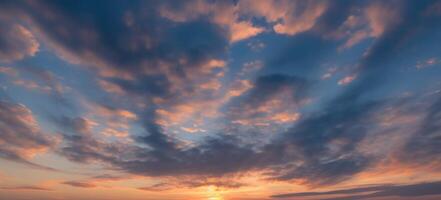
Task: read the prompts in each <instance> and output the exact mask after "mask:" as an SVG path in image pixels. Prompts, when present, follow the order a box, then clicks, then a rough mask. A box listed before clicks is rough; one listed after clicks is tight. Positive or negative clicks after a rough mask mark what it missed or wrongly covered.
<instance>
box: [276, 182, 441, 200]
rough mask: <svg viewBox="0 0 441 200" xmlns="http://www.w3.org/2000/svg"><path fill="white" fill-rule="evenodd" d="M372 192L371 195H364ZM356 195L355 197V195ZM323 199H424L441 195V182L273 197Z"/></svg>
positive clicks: (277, 196)
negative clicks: (334, 196) (424, 197)
mask: <svg viewBox="0 0 441 200" xmlns="http://www.w3.org/2000/svg"><path fill="white" fill-rule="evenodd" d="M365 192H371V193H370V194H362V193H365ZM336 194H338V195H350V196H343V197H337V198H327V197H326V195H336ZM354 194H355V195H354ZM322 195H323V196H325V197H322V198H321V199H324V200H325V199H326V200H337V199H341V200H355V199H375V198H381V197H400V198H404V197H422V196H426V195H441V182H427V183H417V184H411V185H381V186H372V187H359V188H353V189H345V190H334V191H327V192H304V193H291V194H280V195H273V196H272V197H273V198H291V199H297V197H299V199H300V198H302V197H321V196H322Z"/></svg>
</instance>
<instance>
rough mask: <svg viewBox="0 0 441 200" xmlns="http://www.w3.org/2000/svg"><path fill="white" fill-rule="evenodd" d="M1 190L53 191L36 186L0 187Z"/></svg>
mask: <svg viewBox="0 0 441 200" xmlns="http://www.w3.org/2000/svg"><path fill="white" fill-rule="evenodd" d="M0 189H1V190H36V191H52V189H50V188H46V187H42V186H35V185H23V186H11V187H0Z"/></svg>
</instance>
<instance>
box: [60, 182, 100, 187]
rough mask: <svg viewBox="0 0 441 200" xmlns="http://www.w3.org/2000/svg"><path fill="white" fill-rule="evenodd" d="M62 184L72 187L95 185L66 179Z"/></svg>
mask: <svg viewBox="0 0 441 200" xmlns="http://www.w3.org/2000/svg"><path fill="white" fill-rule="evenodd" d="M63 184H65V185H70V186H72V187H80V188H94V187H96V185H95V184H93V183H88V182H78V181H66V182H63Z"/></svg>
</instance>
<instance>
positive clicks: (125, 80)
mask: <svg viewBox="0 0 441 200" xmlns="http://www.w3.org/2000/svg"><path fill="white" fill-rule="evenodd" d="M210 2H211V1H194V2H180V3H177V4H175V2H173V4H171V3H170V4H168V3H164V4H162V3H159V2H150V3H148V4H146V3H145V2H142V1H141V2H130V3H127V4H120V3H116V2H111V3H108V4H105V5H103V4H101V3H91V2H89V1H77V2H75V3H64V2H63V3H59V2H49V1H41V2H31V3H29V2H23V4H25V5H26V6H23V7H20V9H19V10H21V11H22V12H20V13H22V14H24V15H25V16H26V19H27V22H28V23H29V27H30V28H29V30H35V32H36V33H38V34H37V35H39V36H41V38H42V41H44V42H45V44H47V45H48V46H49V47H50V49H51V50H52V51H53V52H54V53H56V54H57V55H59V56H60V57H61V58H63V59H65V60H66V61H68V62H71V63H74V64H75V65H78V66H75V67H86V68H89V69H90V70H89V72H90V73H91V74H92V75H94V76H95V78H96V79H95V80H96V81H97V83H98V85H99V86H100V87H101V88H102V89H103V91H105V92H107V93H108V94H109V95H112V97H115V99H117V101H108V102H107V101H106V102H103V103H101V104H99V103H96V104H91V105H88V106H86V107H87V110H88V111H89V112H88V113H87V114H84V115H82V114H75V115H73V114H70V115H67V114H64V113H59V115H57V116H52V118H51V120H52V121H51V122H52V123H54V124H55V125H57V128H58V129H59V131H60V132H61V134H62V136H63V139H64V143H63V145H62V146H60V147H59V148H57V149H56V152H57V153H58V154H59V155H62V156H64V157H66V158H68V159H69V160H71V161H75V162H80V163H100V164H104V165H106V166H110V167H111V168H112V169H118V170H122V171H124V172H127V173H130V174H137V175H144V176H177V177H184V178H185V177H186V176H191V177H192V178H194V177H209V178H213V177H214V178H217V177H220V176H224V175H226V174H235V173H242V172H247V171H253V170H256V171H260V172H262V171H264V172H265V173H264V176H265V178H267V179H270V180H276V181H293V180H294V181H297V182H299V183H302V184H306V185H308V186H323V185H329V184H336V183H340V182H342V181H346V180H349V179H351V178H352V177H354V176H355V175H357V174H358V173H360V172H363V171H365V170H367V169H369V168H370V167H372V166H375V164H377V162H378V160H382V159H381V158H378V157H377V156H378V155H377V154H374V155H372V153H368V152H365V151H364V149H363V148H361V147H360V146H361V145H362V144H363V143H364V142H369V140H367V139H366V138H367V137H369V136H370V135H369V133H370V131H371V130H372V129H374V128H378V127H377V126H380V125H379V124H378V123H380V124H381V123H383V124H385V123H386V124H387V122H378V115H377V114H378V113H382V112H384V111H385V105H387V103H388V100H387V99H386V100H385V99H378V100H372V99H370V98H364V97H366V96H367V95H370V94H372V92H375V91H376V89H378V88H380V87H381V85H382V84H383V83H386V81H387V80H386V79H387V77H388V76H390V75H391V74H392V73H393V72H395V71H394V70H396V67H394V66H389V65H388V63H387V61H389V60H390V59H392V58H395V57H396V56H397V55H398V54H399V53H403V52H401V51H402V50H403V49H409V48H410V47H411V46H410V45H411V44H412V43H409V41H412V40H414V39H415V38H418V37H417V36H421V35H419V34H421V33H425V32H430V30H431V29H430V28H428V27H431V26H433V25H439V22H437V19H438V18H436V17H434V16H432V15H424V13H425V12H426V10H427V8H429V7H432V4H431V2H423V3H420V2H418V3H417V2H405V3H403V5H402V6H399V7H397V9H396V10H394V13H393V17H391V16H389V15H387V14H388V13H385V11H384V10H383V8H384V7H382V6H381V5H383V4H380V3H379V4H380V5H376V4H375V5H376V7H375V6H374V7H372V8H371V7H363V6H366V5H363V4H357V3H354V4H352V3H351V4H350V5H341V4H338V3H335V4H333V3H330V2H325V1H323V2H316V1H276V2H273V1H257V2H256V1H239V2H237V3H235V4H227V3H223V2H217V3H215V4H211V3H210ZM369 6H371V4H369ZM360 7H361V8H363V9H361V10H362V12H363V13H361V15H362V17H361V18H357V17H355V16H352V15H353V14H356V13H354V12H355V11H354V10H357V9H356V8H360ZM386 7H387V6H386ZM220 8H225V9H220ZM371 9H372V10H371ZM177 11H182V12H177ZM212 11H213V12H212ZM395 12H396V13H395ZM332 13H339V14H338V15H335V16H336V17H335V18H331V17H329V16H330V15H332ZM359 14H360V13H359ZM259 17H260V18H259ZM383 17H384V18H387V19H388V20H389V19H390V20H391V22H390V23H389V22H387V23H386V21H387V20H385V21H382V20H380V19H382V18H383ZM262 18H263V19H264V20H263V21H265V23H262V24H264V25H262V27H261V26H257V25H256V24H257V23H256V24H255V21H259V20H262ZM109 22H112V23H109ZM383 22H384V23H383ZM266 23H268V24H266ZM265 26H271V27H272V28H273V29H274V31H275V32H276V33H280V34H284V36H277V37H276V38H277V39H280V40H281V45H280V49H279V50H275V51H274V52H271V53H269V54H268V55H267V56H268V57H266V56H265V57H263V58H259V59H262V61H261V62H257V61H256V62H250V63H248V64H246V66H245V67H244V69H243V70H244V73H245V71H246V72H250V71H253V70H258V69H260V68H263V67H265V68H263V69H262V70H261V71H259V73H262V74H259V75H260V76H259V77H258V78H257V79H256V80H245V79H242V78H243V77H239V78H240V79H234V80H232V81H231V84H230V83H225V82H227V81H230V80H229V79H228V78H229V77H227V78H226V80H223V79H222V78H223V77H224V75H225V74H227V72H231V71H228V70H232V69H233V68H231V66H229V65H230V60H228V59H226V58H225V54H228V51H229V47H231V45H233V44H232V43H234V42H237V41H241V40H245V39H247V38H250V37H253V36H256V35H258V34H260V33H262V32H263V31H264V30H266V28H265ZM348 30H349V32H351V34H348V35H347V34H342V33H343V32H344V33H345V32H347V31H348ZM339 34H341V35H339ZM367 37H370V38H373V41H372V46H369V48H368V49H367V50H366V52H365V53H364V55H363V56H362V57H360V58H359V59H358V60H357V62H358V63H357V64H356V67H355V69H354V70H353V71H351V72H350V73H349V74H356V75H357V76H356V78H355V75H349V76H347V77H345V78H343V79H342V80H341V81H340V82H339V84H347V85H346V87H344V88H341V93H338V94H337V95H336V96H335V97H333V98H330V100H329V99H324V100H323V102H320V104H314V106H312V107H314V108H312V109H311V108H306V109H305V110H306V112H303V110H302V109H301V108H303V107H302V106H303V105H306V104H307V103H308V101H309V98H307V97H308V94H310V90H311V88H312V87H313V81H312V80H309V78H310V77H311V76H312V74H314V70H315V69H316V66H320V65H321V64H322V61H324V60H325V59H326V58H327V56H328V55H331V54H332V55H334V54H333V53H336V51H335V50H336V48H337V47H338V46H340V45H342V43H343V45H344V44H347V45H348V47H349V46H353V45H355V44H356V43H358V42H359V41H361V40H362V39H364V38H367ZM330 38H331V40H330ZM269 45H270V44H269ZM269 45H268V49H270V48H273V47H270V46H269ZM258 46H259V48H261V47H260V46H262V45H260V44H259V45H258ZM271 51H272V49H271ZM28 54H29V53H28ZM241 62H242V61H241ZM269 68H271V69H269ZM281 68H284V69H289V70H288V71H287V72H286V73H277V74H274V73H272V72H273V70H274V71H279V70H280V71H282V70H281ZM1 69H3V70H1V72H2V73H7V74H14V73H13V72H12V71H11V70H7V69H4V68H1ZM265 70H266V71H265ZM232 71H233V73H234V70H232ZM330 73H331V74H330V75H329V76H331V75H332V73H333V72H332V71H330ZM34 74H35V76H39V77H40V79H41V80H48V82H47V85H51V86H53V88H60V87H59V86H57V84H56V78H55V77H54V76H52V75H50V73H44V72H34ZM306 77H308V78H306ZM326 77H328V76H326ZM326 77H324V78H326ZM222 81H225V82H222ZM21 83H26V82H25V81H24V80H21ZM348 83H351V84H348ZM58 90H59V92H60V93H61V92H62V89H58ZM97 96H100V95H97ZM91 98H95V97H91ZM96 98H97V99H99V98H101V97H96ZM94 100H95V99H94ZM112 100H113V99H112ZM115 102H116V103H115ZM439 107H440V106H439V105H438V103H436V104H433V107H431V109H430V110H428V111H427V113H428V115H427V117H426V119H425V122H424V123H423V124H422V126H421V128H420V130H419V132H418V133H415V136H414V137H412V139H413V140H412V141H410V142H409V144H408V145H407V146H406V149H405V150H406V151H404V152H411V153H410V154H409V155H411V156H410V157H409V160H410V162H413V161H417V162H418V161H419V162H421V163H423V162H425V161H427V160H437V159H436V158H437V157H436V156H438V155H439V152H438V151H437V150H436V148H435V147H437V146H439V144H438V143H439V142H438V140H436V139H437V136H438V132H437V130H439V128H440V127H439V126H438V124H439V119H438V118H439V117H438V115H439V113H438V111H439ZM308 109H310V110H308ZM2 110H3V115H0V117H1V121H8V122H9V121H11V122H12V123H3V124H1V126H0V129H4V130H5V131H3V130H2V131H1V134H3V135H4V137H3V135H2V138H1V139H0V141H1V142H2V143H1V146H0V150H1V151H2V154H1V155H2V156H3V157H6V158H8V159H15V160H21V161H23V162H25V161H26V162H27V160H26V159H23V158H28V157H31V156H30V155H32V153H35V152H42V151H44V150H47V149H48V148H50V147H53V146H54V144H53V143H52V142H51V140H50V139H49V137H48V136H47V135H46V134H43V133H42V132H41V130H40V129H38V126H37V125H36V122H35V119H34V118H33V116H32V113H31V112H30V110H29V109H28V108H26V107H24V106H22V105H19V104H11V103H1V104H0V114H1V111H2ZM311 110H312V111H311ZM223 111H226V112H224V113H221V112H223ZM10 113H12V115H11V114H10ZM213 119H215V121H216V122H219V123H221V128H219V129H215V130H208V131H207V133H206V134H204V136H203V137H202V136H201V137H198V138H197V139H195V141H191V142H192V144H191V145H183V144H184V143H185V142H188V141H182V140H180V138H178V137H176V136H175V135H173V134H171V133H170V132H172V130H173V128H175V130H184V131H187V132H195V131H199V130H205V129H204V128H205V127H203V126H202V125H204V122H206V121H204V120H207V121H209V120H213ZM223 120H225V121H226V122H225V124H224V121H223ZM129 122H130V123H136V125H138V126H139V127H137V128H136V129H135V130H134V131H133V133H132V134H131V135H129V134H128V132H129ZM201 124H202V125H201ZM281 124H283V127H282V128H280V129H277V130H275V129H270V131H267V132H268V133H273V132H274V133H275V134H272V135H273V136H274V137H270V138H265V139H267V140H265V141H264V142H260V138H258V136H259V137H260V135H258V134H254V135H253V137H247V136H244V135H242V134H241V133H242V130H240V129H235V128H236V127H234V126H236V125H237V126H245V125H247V126H255V127H260V126H267V127H270V128H274V127H279V125H281ZM223 125H225V127H224V126H223ZM272 125H274V126H272ZM100 126H105V127H106V128H108V129H104V128H103V129H102V130H98V129H100V128H102V127H100ZM12 130H13V131H12ZM200 132H202V131H200ZM249 132H253V131H249ZM253 133H254V132H253ZM253 133H251V134H250V135H252V134H253ZM99 134H107V135H113V136H124V137H126V138H128V137H130V139H131V140H132V141H131V142H126V141H123V140H119V139H117V140H109V139H107V138H105V139H103V138H100V135H99ZM18 136H19V137H18ZM192 136H194V135H192ZM433 138H435V139H433ZM423 146H424V147H425V148H421V147H423ZM25 147H26V148H25ZM426 147H427V148H426ZM398 158H400V157H398ZM402 159H403V160H404V158H402ZM64 184H67V185H71V186H77V187H95V186H96V185H97V184H95V183H94V182H92V183H91V182H88V181H87V180H85V181H66V182H65V183H64ZM182 185H184V187H185V185H193V186H195V187H198V186H200V185H219V186H222V185H224V186H225V187H235V186H240V185H241V184H239V185H235V184H228V183H226V182H215V181H212V180H204V181H190V182H186V183H182ZM164 187H165V188H169V187H170V185H167V184H166V185H164V184H159V185H152V186H147V187H145V188H142V189H146V190H150V189H153V190H154V189H158V188H159V189H163V188H164ZM172 187H179V185H178V186H174V185H173V186H172Z"/></svg>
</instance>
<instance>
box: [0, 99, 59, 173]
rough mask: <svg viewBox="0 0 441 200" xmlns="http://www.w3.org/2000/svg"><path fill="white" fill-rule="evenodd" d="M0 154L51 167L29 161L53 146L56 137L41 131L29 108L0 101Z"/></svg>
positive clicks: (20, 160)
mask: <svg viewBox="0 0 441 200" xmlns="http://www.w3.org/2000/svg"><path fill="white" fill-rule="evenodd" d="M0 130H1V131H0V134H1V139H0V156H1V157H3V158H5V159H8V160H12V161H17V162H20V163H24V164H28V165H30V166H34V167H38V168H43V169H51V168H48V167H44V166H40V165H38V164H34V163H32V162H30V161H29V159H31V158H32V157H34V156H35V155H36V154H39V153H44V152H46V151H47V150H49V149H51V148H53V147H55V145H56V144H57V138H56V137H54V136H51V135H49V134H46V133H44V132H42V131H41V130H40V128H39V126H38V123H37V121H36V120H35V118H34V116H33V114H32V112H31V110H29V109H28V108H27V107H26V106H24V105H22V104H16V103H10V102H5V101H0Z"/></svg>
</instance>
